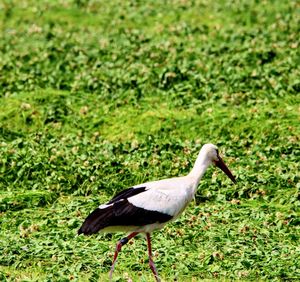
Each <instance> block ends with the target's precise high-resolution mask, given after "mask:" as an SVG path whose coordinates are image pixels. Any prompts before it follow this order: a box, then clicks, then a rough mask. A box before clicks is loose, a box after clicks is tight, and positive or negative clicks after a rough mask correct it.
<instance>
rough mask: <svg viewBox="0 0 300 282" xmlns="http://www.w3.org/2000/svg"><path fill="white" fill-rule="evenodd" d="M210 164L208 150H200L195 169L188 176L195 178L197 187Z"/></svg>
mask: <svg viewBox="0 0 300 282" xmlns="http://www.w3.org/2000/svg"><path fill="white" fill-rule="evenodd" d="M210 165H211V160H210V159H209V158H208V157H207V154H206V152H204V151H200V153H199V155H198V157H197V160H196V162H195V164H194V167H193V169H192V170H191V172H190V173H189V174H188V176H189V177H191V178H193V180H194V181H195V186H196V187H197V186H198V184H199V182H200V180H201V178H202V176H203V175H204V173H205V171H206V170H207V168H208V167H209V166H210Z"/></svg>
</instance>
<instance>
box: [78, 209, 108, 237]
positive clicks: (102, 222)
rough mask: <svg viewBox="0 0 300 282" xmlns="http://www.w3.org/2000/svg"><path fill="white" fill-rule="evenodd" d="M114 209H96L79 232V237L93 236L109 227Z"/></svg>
mask: <svg viewBox="0 0 300 282" xmlns="http://www.w3.org/2000/svg"><path fill="white" fill-rule="evenodd" d="M111 209H112V207H108V208H105V209H99V208H97V209H95V210H94V211H93V212H92V213H91V214H90V215H89V216H88V217H87V218H86V219H85V221H84V222H83V224H82V226H81V227H80V228H79V230H78V235H80V234H84V235H91V234H94V233H97V232H98V231H99V230H101V229H103V228H105V227H107V226H108V222H109V218H110V216H111Z"/></svg>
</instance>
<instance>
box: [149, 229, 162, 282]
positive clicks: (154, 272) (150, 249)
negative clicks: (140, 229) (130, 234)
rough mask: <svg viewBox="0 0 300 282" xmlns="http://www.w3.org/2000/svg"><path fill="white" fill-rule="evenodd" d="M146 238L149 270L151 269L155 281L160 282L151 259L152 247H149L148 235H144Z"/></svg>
mask: <svg viewBox="0 0 300 282" xmlns="http://www.w3.org/2000/svg"><path fill="white" fill-rule="evenodd" d="M146 237H147V245H148V255H149V265H150V268H151V270H152V272H153V274H154V276H155V279H156V281H157V282H160V278H159V276H158V272H157V269H156V266H155V264H154V261H153V259H152V247H151V238H150V233H146Z"/></svg>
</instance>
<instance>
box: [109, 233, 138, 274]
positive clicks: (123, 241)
mask: <svg viewBox="0 0 300 282" xmlns="http://www.w3.org/2000/svg"><path fill="white" fill-rule="evenodd" d="M138 233H139V232H132V233H130V234H129V235H128V236H127V237H124V238H123V239H121V240H120V241H119V242H118V243H117V245H116V251H115V254H114V260H113V262H112V266H111V268H110V272H109V279H112V274H113V272H114V269H115V264H116V262H117V258H118V254H119V252H120V251H121V249H122V246H124V245H125V244H126V243H128V241H129V240H130V239H131V238H133V237H135V236H136V235H137V234H138Z"/></svg>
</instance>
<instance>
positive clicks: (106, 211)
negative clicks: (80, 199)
mask: <svg viewBox="0 0 300 282" xmlns="http://www.w3.org/2000/svg"><path fill="white" fill-rule="evenodd" d="M145 189H146V187H138V188H129V189H127V190H124V191H122V192H121V193H119V194H117V195H116V196H115V197H114V198H112V199H111V200H110V201H109V202H108V203H107V205H108V206H107V207H105V208H97V209H95V210H94V211H93V212H92V213H91V214H90V215H89V216H88V217H87V218H86V220H85V221H84V223H83V224H82V226H81V227H80V229H79V230H78V234H81V233H83V234H85V235H90V234H93V233H97V232H98V231H100V230H101V229H103V228H105V227H108V226H144V225H147V224H152V223H157V222H158V223H163V222H166V221H169V220H171V219H172V216H171V215H169V214H165V213H161V212H158V211H152V210H146V209H143V208H140V207H136V206H134V205H133V204H131V203H130V202H128V200H127V198H129V197H132V196H134V195H137V194H139V193H142V192H143V191H145Z"/></svg>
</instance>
